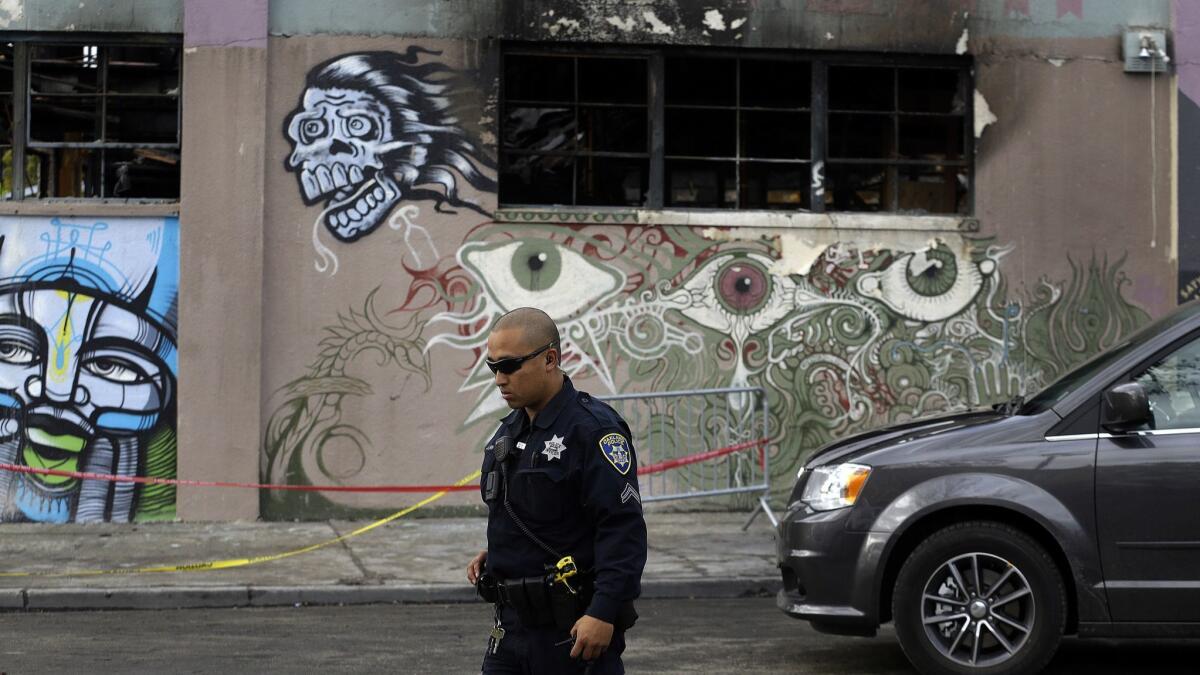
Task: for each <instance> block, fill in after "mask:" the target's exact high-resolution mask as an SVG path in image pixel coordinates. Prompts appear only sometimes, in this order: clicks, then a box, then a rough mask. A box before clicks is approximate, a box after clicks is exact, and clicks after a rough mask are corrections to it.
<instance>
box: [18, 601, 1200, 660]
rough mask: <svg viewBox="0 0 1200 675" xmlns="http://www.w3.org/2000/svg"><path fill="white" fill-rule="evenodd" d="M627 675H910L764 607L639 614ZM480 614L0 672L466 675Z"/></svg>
mask: <svg viewBox="0 0 1200 675" xmlns="http://www.w3.org/2000/svg"><path fill="white" fill-rule="evenodd" d="M639 609H640V611H641V614H642V619H641V621H640V622H639V624H638V626H637V627H636V628H635V629H634V632H633V633H632V634H631V635H630V640H629V643H630V646H629V649H628V651H627V652H626V658H625V663H626V668H627V670H628V671H629V672H631V673H822V674H829V675H838V674H844V673H875V674H891V673H911V672H912V671H911V670H910V668H909V667H908V663H907V661H905V659H904V655H903V654H902V653H901V651H900V647H899V646H898V645H897V643H896V639H895V636H894V634H893V633H892V632H891V631H890V629H889V630H885V631H884V632H883V633H882V634H881V635H880V636H879V637H878V638H874V639H865V638H843V637H831V636H826V635H821V634H819V633H816V632H814V631H813V630H812V629H810V628H808V626H807V625H806V624H804V623H803V622H800V621H795V620H792V619H789V618H787V617H785V616H783V615H782V614H780V613H779V612H778V611H777V610H776V609H775V608H774V605H773V602H772V600H771V599H769V598H745V599H739V600H655V601H646V602H643V603H641V604H640V607H639ZM489 619H490V613H489V609H488V608H487V607H485V606H483V605H481V604H431V605H364V606H353V607H296V608H265V609H255V608H243V609H219V610H210V609H190V610H161V611H107V612H95V611H92V612H52V613H38V612H28V613H7V614H0V635H3V640H2V641H0V664H2V665H0V672H3V673H7V674H8V675H17V674H18V673H22V674H23V673H69V672H89V673H162V672H172V673H222V674H230V673H318V672H319V673H329V672H348V673H474V672H478V668H479V662H480V659H481V656H482V650H483V648H484V645H485V643H486V639H487V629H488V628H489V627H490V624H489ZM1197 662H1200V641H1197V640H1191V641H1155V642H1137V641H1107V640H1105V641H1097V640H1074V639H1072V640H1067V641H1065V642H1064V644H1063V647H1062V649H1061V650H1060V652H1059V654H1058V657H1057V658H1056V659H1055V661H1054V662H1053V664H1052V665H1051V668H1050V669H1049V670H1048V671H1047V672H1048V673H1087V674H1088V675H1104V674H1108V673H1111V674H1114V675H1115V674H1117V673H1121V674H1125V673H1135V672H1136V673H1144V672H1153V673H1195V672H1196V665H1195V664H1196V663H1197Z"/></svg>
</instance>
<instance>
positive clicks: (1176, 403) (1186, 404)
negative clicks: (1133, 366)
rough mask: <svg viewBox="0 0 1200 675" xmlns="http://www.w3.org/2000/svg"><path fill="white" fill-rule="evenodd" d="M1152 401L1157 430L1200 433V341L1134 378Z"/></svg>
mask: <svg viewBox="0 0 1200 675" xmlns="http://www.w3.org/2000/svg"><path fill="white" fill-rule="evenodd" d="M1133 381H1134V382H1137V383H1138V384H1140V385H1142V387H1143V388H1144V389H1145V390H1146V396H1147V398H1149V399H1150V409H1151V411H1152V412H1153V413H1154V428H1155V429H1198V430H1200V339H1196V340H1192V341H1191V342H1189V343H1187V344H1186V345H1184V346H1183V347H1181V348H1179V349H1177V350H1175V351H1174V352H1171V353H1170V354H1168V355H1167V356H1166V357H1165V358H1163V359H1161V360H1160V361H1158V362H1157V363H1155V364H1154V365H1152V366H1150V367H1149V368H1147V369H1145V370H1144V371H1142V372H1141V373H1140V374H1138V375H1135V376H1134V378H1133Z"/></svg>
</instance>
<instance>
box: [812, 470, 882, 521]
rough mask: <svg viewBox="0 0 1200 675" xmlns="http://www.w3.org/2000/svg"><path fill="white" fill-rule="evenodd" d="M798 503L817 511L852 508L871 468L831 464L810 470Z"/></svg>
mask: <svg viewBox="0 0 1200 675" xmlns="http://www.w3.org/2000/svg"><path fill="white" fill-rule="evenodd" d="M809 472H810V474H811V475H810V476H809V477H808V483H806V484H805V485H804V494H803V495H802V496H801V497H800V501H802V502H804V503H805V504H808V505H809V506H810V507H811V508H813V509H815V510H817V511H832V510H833V509H841V508H845V507H847V506H854V502H855V501H857V500H858V495H860V494H862V490H863V486H865V485H866V484H867V478H869V477H870V476H871V467H869V466H865V465H862V464H833V465H831V466H819V467H817V468H815V469H810V470H809Z"/></svg>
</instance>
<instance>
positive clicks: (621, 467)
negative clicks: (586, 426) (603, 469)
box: [600, 434, 633, 476]
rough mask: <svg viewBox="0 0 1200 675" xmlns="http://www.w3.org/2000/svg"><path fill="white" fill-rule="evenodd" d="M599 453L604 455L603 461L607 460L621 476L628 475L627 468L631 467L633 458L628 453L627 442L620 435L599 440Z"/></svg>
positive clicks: (607, 436) (611, 435) (612, 435)
mask: <svg viewBox="0 0 1200 675" xmlns="http://www.w3.org/2000/svg"><path fill="white" fill-rule="evenodd" d="M600 451H601V452H603V453H604V459H607V460H608V463H609V464H612V465H613V468H614V469H616V470H617V472H618V473H620V474H621V475H622V476H624V475H625V474H627V473H629V467H630V466H632V465H633V457H632V456H631V455H630V453H629V441H627V440H625V437H624V436H622V435H621V434H608V435H606V436H604V437H603V438H601V439H600Z"/></svg>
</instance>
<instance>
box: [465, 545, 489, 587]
mask: <svg viewBox="0 0 1200 675" xmlns="http://www.w3.org/2000/svg"><path fill="white" fill-rule="evenodd" d="M485 560H487V551H480V552H479V555H477V556H475V557H474V558H471V562H469V563H467V581H469V582H471V585H472V586H474V585H475V582H476V581H479V575H480V574H482V573H483V561H485Z"/></svg>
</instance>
